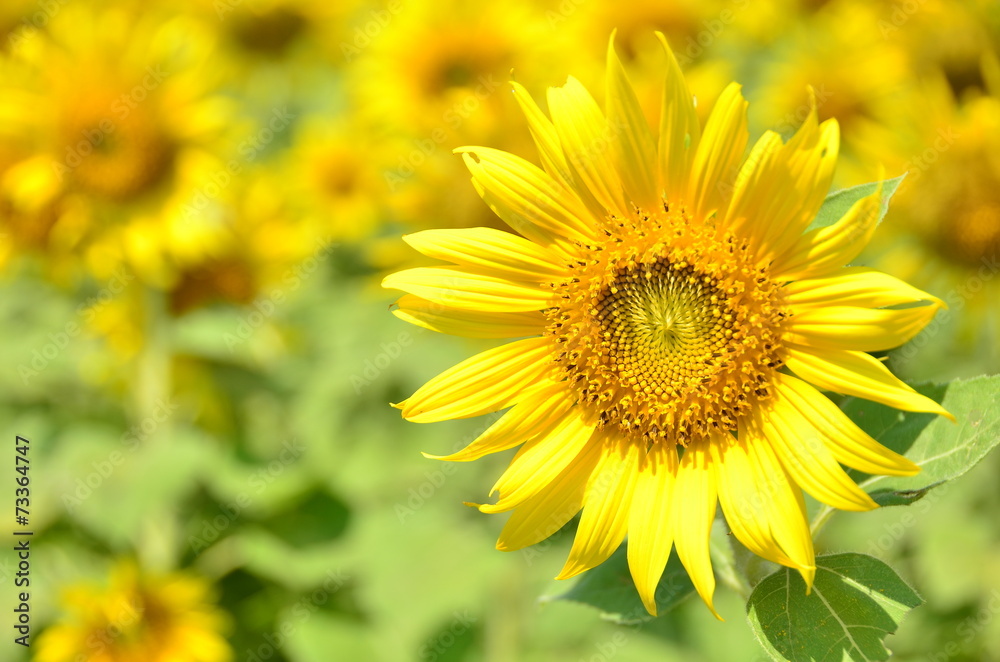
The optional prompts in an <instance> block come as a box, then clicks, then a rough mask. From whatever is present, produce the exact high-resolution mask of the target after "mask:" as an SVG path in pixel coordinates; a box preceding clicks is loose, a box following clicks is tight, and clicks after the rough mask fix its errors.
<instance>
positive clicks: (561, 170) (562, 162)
mask: <svg viewBox="0 0 1000 662" xmlns="http://www.w3.org/2000/svg"><path fill="white" fill-rule="evenodd" d="M511 86H512V87H513V88H514V98H515V99H517V103H518V105H520V106H521V111H522V112H523V113H524V117H525V119H527V121H528V130H529V131H530V132H531V138H532V139H533V140H534V141H535V147H537V148H538V156H539V158H540V159H541V161H542V168H544V169H545V172H547V173H548V174H549V175H551V176H552V178H553V179H555V180H556V181H557V182H559V183H560V184H562V185H563V186H564V187H566V188H567V189H571V188H573V175H572V174H571V173H570V171H569V166H568V165H566V155H565V154H563V151H562V145H560V144H559V135H558V134H557V133H556V127H555V126H554V125H553V124H552V122H551V120H549V118H548V117H546V116H545V113H543V112H542V109H541V108H539V107H538V104H536V103H535V100H534V99H532V98H531V95H530V94H528V91H527V90H526V89H524V86H523V85H521V84H520V83H513V82H512V83H511Z"/></svg>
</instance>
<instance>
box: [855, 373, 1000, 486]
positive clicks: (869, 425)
mask: <svg viewBox="0 0 1000 662" xmlns="http://www.w3.org/2000/svg"><path fill="white" fill-rule="evenodd" d="M916 389H917V390H918V391H920V392H921V393H923V394H924V395H926V396H928V397H930V398H931V399H933V400H935V401H937V402H940V403H941V405H942V406H943V407H944V408H945V409H947V410H948V411H949V412H951V413H952V414H953V415H954V416H955V422H952V421H949V420H948V419H946V418H944V417H942V416H935V415H932V414H914V413H911V412H900V411H897V410H895V409H892V408H891V407H886V406H884V405H880V404H876V403H874V402H869V401H867V400H860V399H855V398H852V399H849V400H847V401H845V402H844V405H843V409H844V411H845V412H846V413H847V415H848V416H850V417H851V418H852V419H853V420H854V422H855V423H857V424H858V425H859V426H861V428H862V429H863V430H864V431H865V432H867V433H868V434H870V435H871V436H872V437H874V438H875V439H877V440H878V441H879V442H880V443H882V444H883V445H885V446H887V447H889V448H891V449H892V450H894V451H896V452H897V453H901V454H903V455H905V456H906V457H908V458H909V459H911V460H913V461H914V462H915V463H916V464H918V465H920V473H919V474H917V475H916V476H908V477H906V476H871V477H868V478H866V479H864V480H861V481H860V485H861V487H863V488H864V489H865V490H866V491H868V492H869V493H870V494H871V495H872V498H873V499H875V501H877V502H878V503H880V504H881V505H884V506H895V505H908V504H911V503H913V502H914V501H916V500H917V499H919V498H921V497H922V496H924V494H926V493H927V490H929V489H931V488H932V487H935V486H936V485H940V484H941V483H943V482H944V481H946V480H951V479H952V478H957V477H958V476H961V475H962V474H964V473H965V472H966V471H968V470H969V469H971V468H972V467H974V466H975V465H976V464H977V463H978V462H979V461H980V460H981V459H983V457H984V456H985V455H986V454H987V453H988V452H990V451H991V450H992V449H993V448H994V447H996V445H997V444H998V443H1000V409H998V407H997V403H998V402H1000V376H992V377H976V378H974V379H968V380H955V381H953V382H951V383H950V384H946V385H922V386H917V387H916Z"/></svg>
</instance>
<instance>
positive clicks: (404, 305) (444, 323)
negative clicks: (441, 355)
mask: <svg viewBox="0 0 1000 662" xmlns="http://www.w3.org/2000/svg"><path fill="white" fill-rule="evenodd" d="M392 314H393V315H395V316H396V317H398V318H399V319H401V320H403V321H406V322H409V323H410V324H414V325H416V326H420V327H423V328H425V329H430V330H431V331H437V332H438V333H447V334H449V335H453V336H463V337H465V338H520V337H522V336H537V335H540V334H541V333H542V331H544V330H545V327H546V325H547V324H548V320H547V319H546V317H545V315H544V314H543V313H542V312H541V311H538V310H534V311H524V312H516V313H491V312H484V311H478V310H462V309H460V308H449V307H448V306H444V305H442V304H439V303H434V302H432V301H428V300H427V299H422V298H420V297H418V296H415V295H413V294H404V295H403V296H402V297H400V299H399V301H397V302H396V307H395V308H394V309H393V311H392Z"/></svg>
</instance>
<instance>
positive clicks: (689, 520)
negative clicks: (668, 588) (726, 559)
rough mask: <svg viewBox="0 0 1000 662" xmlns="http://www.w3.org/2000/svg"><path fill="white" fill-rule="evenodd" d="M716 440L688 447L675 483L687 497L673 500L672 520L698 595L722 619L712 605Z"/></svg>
mask: <svg viewBox="0 0 1000 662" xmlns="http://www.w3.org/2000/svg"><path fill="white" fill-rule="evenodd" d="M713 443H715V440H706V441H705V443H696V444H692V445H690V446H688V447H687V448H686V449H685V450H684V457H682V458H681V461H680V466H679V467H678V468H677V480H676V482H675V483H674V494H683V495H684V498H683V499H673V500H672V502H671V504H670V506H671V507H670V510H671V516H670V520H671V522H673V532H674V545H675V546H676V547H677V556H678V557H679V558H680V560H681V563H683V564H684V567H685V568H687V571H688V575H689V576H690V577H691V581H692V582H693V583H694V587H695V590H697V591H698V595H700V596H701V599H702V600H704V601H705V604H706V605H708V608H709V609H710V610H712V613H713V614H715V617H716V618H718V619H719V620H720V621H721V620H722V617H721V616H719V612H717V611H715V607H714V606H713V605H712V594H713V593H715V574H714V573H713V572H712V559H711V556H710V554H709V537H710V536H711V534H712V521H713V520H714V519H715V510H716V504H717V502H718V500H719V498H718V478H717V476H716V468H715V465H714V464H712V458H711V451H710V450H709V447H710V446H711V445H712V444H713Z"/></svg>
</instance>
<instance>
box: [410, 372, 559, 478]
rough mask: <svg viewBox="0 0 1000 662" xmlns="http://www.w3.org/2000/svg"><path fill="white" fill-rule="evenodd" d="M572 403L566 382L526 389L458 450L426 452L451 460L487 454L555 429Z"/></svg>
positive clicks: (433, 457) (429, 456) (511, 446)
mask: <svg viewBox="0 0 1000 662" xmlns="http://www.w3.org/2000/svg"><path fill="white" fill-rule="evenodd" d="M572 406H573V400H572V398H570V397H568V394H567V393H566V386H565V385H564V384H562V383H546V384H543V385H542V386H541V387H540V388H535V389H532V390H529V391H528V392H527V393H525V395H524V399H523V400H521V402H519V403H517V404H516V405H514V406H513V407H511V408H510V411H508V412H507V413H505V414H504V415H503V416H501V417H500V419H499V420H498V421H497V422H496V423H494V424H493V425H491V426H490V427H489V428H487V429H486V430H485V431H484V432H483V433H482V434H481V435H479V436H478V437H476V439H475V440H474V441H473V442H472V443H470V444H469V445H468V446H466V447H465V448H463V449H462V450H460V451H458V452H457V453H452V454H451V455H429V454H428V453H424V454H423V455H424V457H427V458H430V459H433V460H447V461H449V462H471V461H472V460H478V459H479V458H481V457H483V456H484V455H489V454H490V453H498V452H500V451H505V450H507V449H508V448H513V447H514V446H517V445H518V444H522V443H524V442H525V441H528V440H529V439H531V438H533V437H536V436H538V435H539V434H543V433H545V432H546V431H548V430H552V429H554V428H555V425H556V424H557V423H558V422H559V421H561V420H562V419H563V417H564V416H565V415H566V414H567V412H568V411H569V409H570V407H572Z"/></svg>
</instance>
